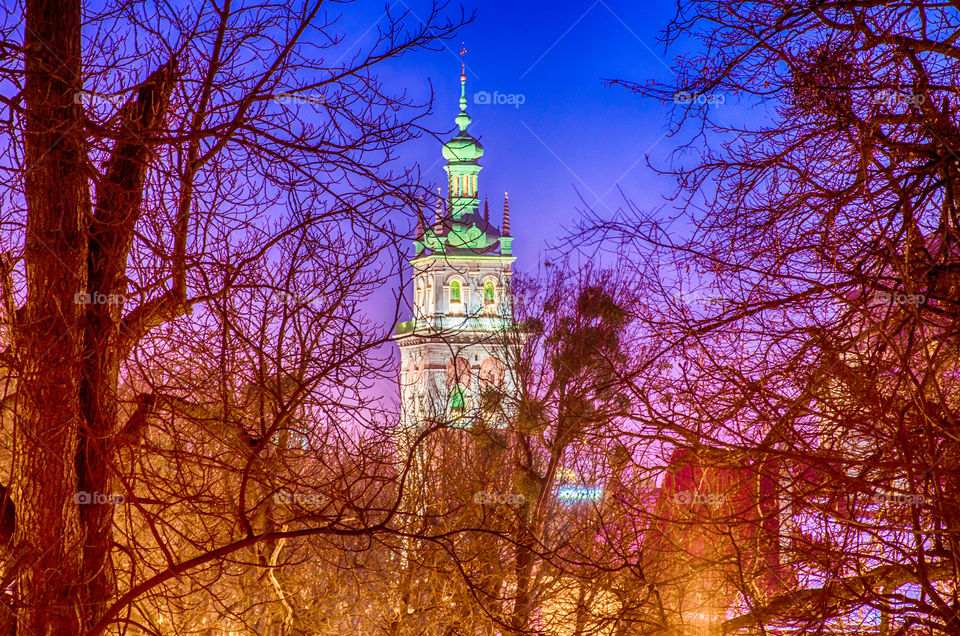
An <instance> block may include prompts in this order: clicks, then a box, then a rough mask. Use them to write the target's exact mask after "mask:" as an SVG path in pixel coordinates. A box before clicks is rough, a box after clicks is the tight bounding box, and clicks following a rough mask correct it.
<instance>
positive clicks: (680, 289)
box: [581, 1, 960, 634]
mask: <svg viewBox="0 0 960 636" xmlns="http://www.w3.org/2000/svg"><path fill="white" fill-rule="evenodd" d="M958 28H960V15H958V13H957V8H956V7H955V6H952V5H949V4H941V3H930V2H901V3H895V4H889V3H887V4H878V3H872V2H819V3H796V2H746V3H743V2H725V1H718V2H696V3H681V5H680V9H679V12H678V15H677V18H676V19H675V20H674V21H673V23H672V25H671V26H670V28H669V29H668V30H667V32H666V42H667V43H668V44H669V43H673V42H676V41H678V39H679V38H686V37H693V38H695V39H696V40H697V41H698V42H699V43H700V44H701V46H700V47H698V48H697V49H696V52H695V53H692V54H689V55H686V56H682V57H681V59H680V63H679V66H678V74H677V84H676V85H671V86H659V85H656V84H647V83H644V82H642V81H639V80H640V78H632V79H637V80H638V81H636V82H621V83H623V84H626V85H627V86H628V87H630V88H632V89H634V90H636V91H638V92H639V93H641V94H644V95H647V96H650V97H655V98H660V99H662V100H664V101H669V102H673V104H674V106H673V109H674V110H673V112H674V113H675V114H676V115H677V117H676V119H675V120H674V122H675V124H676V125H675V127H674V128H673V129H672V131H673V133H674V135H675V138H677V139H680V140H682V142H683V145H682V148H681V150H682V151H692V152H678V153H677V155H675V157H674V161H673V162H672V163H671V165H670V166H669V167H668V168H666V169H665V172H667V173H669V174H673V175H675V176H676V177H677V179H678V184H679V188H678V191H677V203H678V205H679V206H680V207H681V208H682V214H681V216H680V218H679V219H676V220H673V221H672V222H668V220H667V218H666V216H667V215H660V214H657V213H650V212H644V211H640V210H637V209H636V208H633V207H629V208H628V209H627V210H626V211H624V212H621V213H619V214H618V215H617V216H615V217H612V218H600V217H599V216H598V215H593V216H592V217H591V218H589V219H587V220H586V221H585V223H584V225H585V228H584V229H585V230H587V231H589V232H593V234H591V235H590V237H591V238H592V239H593V241H592V244H593V245H599V246H602V248H604V249H609V250H611V251H613V250H616V251H618V252H619V253H620V254H623V255H625V256H626V258H625V259H624V262H625V263H626V264H629V265H630V266H632V267H633V268H634V271H635V272H637V274H638V276H639V279H640V280H641V281H642V282H641V283H639V284H640V285H641V286H642V287H643V289H644V290H645V293H646V294H647V295H648V298H649V299H650V301H649V302H648V303H647V305H648V307H647V310H646V311H645V312H643V315H644V316H645V320H646V325H647V327H648V328H649V330H650V333H652V334H657V335H658V338H659V339H660V353H659V358H660V359H661V360H662V361H663V362H664V363H665V365H670V367H669V368H668V369H665V371H664V379H663V382H662V386H661V388H660V390H658V391H653V392H648V393H643V392H638V393H637V394H636V398H637V400H638V401H641V402H645V403H646V405H647V407H648V411H649V417H650V420H651V421H653V420H655V421H660V422H662V423H663V427H662V429H661V430H662V435H661V440H660V443H662V444H665V445H666V447H667V448H668V449H670V448H672V449H688V450H690V451H698V452H699V451H700V448H699V447H701V446H707V447H710V448H711V449H712V450H713V452H717V453H719V452H723V453H726V456H727V457H729V458H730V459H729V462H730V464H731V465H738V466H741V467H744V468H745V469H747V470H752V471H753V472H755V473H756V474H757V475H758V476H762V477H764V478H768V479H772V480H773V482H774V483H776V484H777V486H776V488H775V489H774V490H773V492H767V493H765V494H763V495H760V494H757V495H756V498H755V501H756V502H757V503H763V504H764V505H765V508H764V510H765V511H767V512H764V513H763V514H761V515H759V516H756V517H754V519H753V521H752V522H750V521H749V520H745V521H748V522H749V523H748V525H750V524H752V525H753V530H752V532H760V533H766V534H767V536H768V539H769V540H768V541H766V542H765V544H766V545H768V546H777V547H776V548H773V547H768V548H767V553H768V554H773V555H775V556H776V559H777V561H778V563H779V567H781V568H782V569H781V570H777V575H778V576H777V580H774V581H766V582H764V583H763V584H759V582H757V581H751V580H750V577H749V576H743V575H742V572H749V570H750V568H743V567H742V566H743V565H744V562H743V561H742V560H739V559H737V558H734V555H736V554H737V549H736V546H735V545H732V543H733V539H734V538H735V535H729V536H728V537H727V538H720V539H717V541H719V542H722V543H726V544H727V546H728V547H727V548H725V549H724V550H721V551H720V552H717V553H715V556H717V557H718V560H725V561H726V563H727V565H724V566H723V567H721V568H720V569H719V570H716V571H717V572H722V573H723V576H724V577H725V578H727V579H728V580H729V581H730V583H731V585H732V586H733V589H732V591H727V592H724V593H723V594H722V596H723V598H722V599H721V600H722V603H720V605H722V606H723V607H724V608H726V611H729V612H731V613H732V618H728V619H727V620H726V621H725V622H724V624H723V625H722V630H723V631H726V632H735V631H738V630H754V631H755V630H761V629H777V628H781V627H783V628H800V629H803V630H805V631H818V630H834V631H839V630H845V629H854V628H857V629H869V630H874V631H876V632H877V633H885V634H892V633H908V632H911V631H912V630H918V629H919V630H924V632H923V633H931V632H932V633H952V632H954V631H956V630H957V628H958V625H960V623H958V621H960V613H958V607H960V601H958V597H957V588H958V586H957V583H958V574H957V572H958V567H960V561H958V550H960V546H958V543H957V540H958V535H957V532H958V528H957V523H956V519H957V518H958V517H957V512H958V508H960V502H958V498H957V474H956V470H955V469H954V467H955V465H956V462H957V458H958V456H957V453H958V451H960V446H958V444H957V430H958V429H957V416H956V414H957V407H958V404H957V401H956V397H955V396H956V390H957V384H956V382H957V378H956V368H957V339H956V325H957V319H958V312H957V307H958V305H957V288H958V287H957V285H958V283H957V272H958V252H957V242H958V238H960V235H958V233H960V225H958V215H957V208H956V194H955V192H954V189H955V187H956V181H957V180H956V170H957V167H958V165H960V163H958V156H957V155H956V149H957V148H958V147H960V146H958V144H957V124H958V109H960V102H958V101H957V99H956V95H955V91H954V90H953V88H952V87H954V86H955V85H956V84H957V80H958V77H957V73H958V71H957V68H958V67H957V64H956V60H957V58H958V55H960V49H958V48H957V47H956V46H955V35H956V33H957V30H958ZM737 104H739V106H738V105H737ZM724 109H725V110H724ZM741 110H744V111H746V112H751V115H750V117H749V118H747V119H741V118H739V117H733V118H731V114H734V111H736V112H737V114H739V113H740V111H741ZM721 113H722V115H721ZM733 121H737V123H731V122H733ZM688 134H689V135H691V136H690V137H687V136H686V135H688ZM589 243H590V241H588V244H589ZM581 245H582V243H581ZM750 467H752V468H750ZM770 511H775V513H774V512H770ZM732 519H733V517H731V513H730V511H726V513H725V514H723V515H721V518H720V519H716V521H720V522H721V523H729V522H730V521H731V520H732ZM771 520H775V521H776V523H771ZM741 521H744V520H741ZM701 523H702V524H706V525H705V526H704V527H709V526H710V523H712V522H706V521H702V520H701ZM717 545H719V543H718V544H717ZM720 557H722V559H720ZM715 617H716V615H715Z"/></svg>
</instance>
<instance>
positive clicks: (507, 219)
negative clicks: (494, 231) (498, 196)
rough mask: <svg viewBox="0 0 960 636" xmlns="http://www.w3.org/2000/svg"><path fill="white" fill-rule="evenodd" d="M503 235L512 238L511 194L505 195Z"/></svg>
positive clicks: (505, 193)
mask: <svg viewBox="0 0 960 636" xmlns="http://www.w3.org/2000/svg"><path fill="white" fill-rule="evenodd" d="M503 235H504V236H510V194H509V193H507V192H504V193H503Z"/></svg>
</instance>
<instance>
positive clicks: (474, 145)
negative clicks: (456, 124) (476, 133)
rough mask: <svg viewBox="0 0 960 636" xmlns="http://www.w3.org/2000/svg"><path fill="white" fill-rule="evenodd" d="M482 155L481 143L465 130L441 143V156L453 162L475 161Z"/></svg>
mask: <svg viewBox="0 0 960 636" xmlns="http://www.w3.org/2000/svg"><path fill="white" fill-rule="evenodd" d="M482 156H483V144H481V143H480V142H479V141H477V140H476V139H474V138H473V136H472V135H470V134H469V133H467V132H465V131H460V133H458V134H457V136H456V137H454V138H453V139H451V140H450V141H448V142H447V143H445V144H443V158H444V159H446V160H447V161H449V162H453V163H475V162H476V161H477V160H478V159H479V158H480V157H482Z"/></svg>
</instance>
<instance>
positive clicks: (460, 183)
mask: <svg viewBox="0 0 960 636" xmlns="http://www.w3.org/2000/svg"><path fill="white" fill-rule="evenodd" d="M465 52H466V49H464V50H463V51H461V53H465ZM455 121H456V123H457V127H458V128H459V131H458V132H457V134H456V135H454V136H453V138H452V139H450V140H449V141H448V142H447V143H445V144H444V145H443V149H442V152H443V157H444V159H446V160H447V163H446V165H445V166H444V167H443V169H444V171H446V173H447V179H448V185H449V191H448V196H447V200H446V201H445V202H442V201H441V200H440V197H439V195H438V201H437V209H438V216H441V217H442V218H439V219H438V222H437V223H436V224H434V226H433V227H431V228H428V229H426V230H425V231H424V232H423V233H421V234H420V236H419V240H418V241H416V242H415V246H416V256H415V258H416V257H419V256H425V255H427V254H428V253H432V254H445V255H460V256H470V255H477V256H480V255H489V256H510V255H511V254H512V251H511V245H510V244H511V242H512V240H513V239H512V238H510V237H509V236H508V234H509V231H506V232H501V231H500V228H498V227H497V226H495V225H493V224H492V223H491V222H490V218H489V213H482V212H481V211H480V196H479V175H480V170H481V169H482V166H481V165H480V163H479V160H480V158H481V157H482V156H483V144H481V143H480V141H479V140H478V139H476V138H475V137H474V136H473V135H471V134H470V133H469V132H467V127H468V126H469V125H470V123H471V121H472V120H471V118H470V115H469V114H468V113H467V75H466V64H464V65H463V66H462V67H461V71H460V112H459V113H458V114H457V116H456V119H455ZM444 203H446V205H444ZM441 209H444V210H446V211H447V214H445V215H440V214H439V210H441ZM506 223H509V221H508V220H507V221H506Z"/></svg>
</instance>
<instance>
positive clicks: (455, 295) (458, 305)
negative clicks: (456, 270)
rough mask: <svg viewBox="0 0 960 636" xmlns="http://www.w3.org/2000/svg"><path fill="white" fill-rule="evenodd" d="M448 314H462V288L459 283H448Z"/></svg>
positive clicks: (456, 281)
mask: <svg viewBox="0 0 960 636" xmlns="http://www.w3.org/2000/svg"><path fill="white" fill-rule="evenodd" d="M450 313H451V314H462V313H463V288H462V285H461V284H460V281H458V280H454V281H450Z"/></svg>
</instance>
